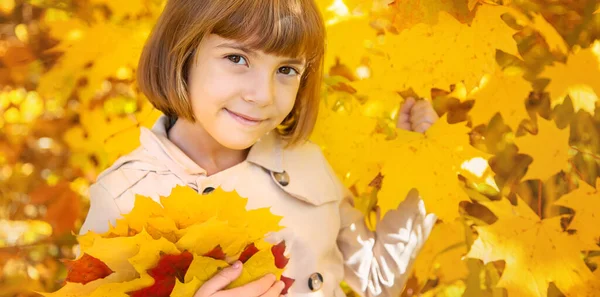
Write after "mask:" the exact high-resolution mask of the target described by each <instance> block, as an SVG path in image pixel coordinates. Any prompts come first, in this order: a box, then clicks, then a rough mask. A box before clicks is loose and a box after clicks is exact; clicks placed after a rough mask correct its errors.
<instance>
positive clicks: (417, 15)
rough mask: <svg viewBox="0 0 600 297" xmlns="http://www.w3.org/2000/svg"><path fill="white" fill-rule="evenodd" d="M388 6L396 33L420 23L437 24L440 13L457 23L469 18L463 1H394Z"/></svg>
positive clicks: (468, 12) (465, 3)
mask: <svg viewBox="0 0 600 297" xmlns="http://www.w3.org/2000/svg"><path fill="white" fill-rule="evenodd" d="M469 4H470V3H469ZM390 6H391V7H392V9H393V12H394V19H393V24H394V26H395V27H396V28H397V29H398V31H402V30H404V29H409V28H412V27H413V26H414V25H416V24H421V23H424V24H428V25H434V24H437V22H438V16H439V14H440V12H444V13H446V14H448V15H450V16H452V17H453V18H455V19H456V20H457V21H460V22H464V21H466V20H467V19H468V18H469V16H470V12H471V9H469V5H468V4H467V2H466V1H464V0H463V1H460V0H450V1H448V0H428V1H421V0H408V1H394V2H393V3H392V4H391V5H390Z"/></svg>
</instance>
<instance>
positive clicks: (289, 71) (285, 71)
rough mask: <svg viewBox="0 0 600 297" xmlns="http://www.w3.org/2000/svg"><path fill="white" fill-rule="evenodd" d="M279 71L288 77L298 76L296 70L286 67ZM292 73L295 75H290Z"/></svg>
mask: <svg viewBox="0 0 600 297" xmlns="http://www.w3.org/2000/svg"><path fill="white" fill-rule="evenodd" d="M279 71H280V72H281V73H283V74H285V75H290V74H291V75H297V74H298V71H296V69H294V68H292V67H287V66H285V67H281V68H279ZM292 71H293V72H295V74H294V73H291V72H292Z"/></svg>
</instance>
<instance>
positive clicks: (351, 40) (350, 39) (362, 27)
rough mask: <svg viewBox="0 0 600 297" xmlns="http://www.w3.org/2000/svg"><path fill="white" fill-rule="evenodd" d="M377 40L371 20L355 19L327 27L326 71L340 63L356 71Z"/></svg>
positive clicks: (364, 18)
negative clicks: (370, 23)
mask: <svg viewBox="0 0 600 297" xmlns="http://www.w3.org/2000/svg"><path fill="white" fill-rule="evenodd" d="M376 38H377V31H376V30H375V29H373V28H371V26H370V25H369V19H368V18H367V17H365V16H363V17H353V18H350V19H347V20H344V21H341V22H338V23H335V24H332V25H330V26H328V27H327V51H326V53H325V64H324V65H325V70H326V72H327V71H328V70H329V68H330V67H331V66H333V65H335V64H336V63H337V62H338V60H339V62H340V63H342V64H344V65H346V66H348V67H350V69H351V70H353V71H356V68H357V67H359V65H360V64H361V60H362V58H363V57H365V56H367V55H368V49H369V48H371V47H372V44H373V42H374V41H375V39H376Z"/></svg>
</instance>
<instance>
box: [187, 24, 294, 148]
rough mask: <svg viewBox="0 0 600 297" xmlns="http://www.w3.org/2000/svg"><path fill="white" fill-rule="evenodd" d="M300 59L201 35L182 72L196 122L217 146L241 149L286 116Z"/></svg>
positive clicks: (289, 109) (292, 97)
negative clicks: (255, 50) (192, 54)
mask: <svg viewBox="0 0 600 297" xmlns="http://www.w3.org/2000/svg"><path fill="white" fill-rule="evenodd" d="M304 70H305V65H304V60H303V59H297V58H289V57H280V56H275V55H270V54H265V53H263V52H261V51H257V52H254V51H251V50H249V49H246V48H243V46H241V44H240V43H238V42H236V41H235V40H230V39H225V38H222V37H220V36H218V35H215V34H211V35H209V36H206V37H205V38H204V40H203V41H202V42H201V43H200V45H199V46H198V48H197V49H196V53H195V62H194V63H193V64H192V65H191V67H190V69H189V73H188V89H189V96H190V100H191V105H192V110H193V113H194V115H195V117H196V120H197V123H198V124H199V125H201V126H202V128H204V130H206V132H207V133H208V134H209V135H210V136H212V137H213V138H214V139H215V140H216V141H217V142H218V143H220V144H221V145H223V146H224V147H227V148H229V149H237V150H242V149H246V148H248V147H250V146H252V145H253V144H254V143H256V141H257V140H258V139H259V138H260V137H262V136H263V135H265V134H266V133H267V132H269V131H271V130H273V129H274V128H275V127H277V125H279V124H280V123H281V122H282V121H283V119H285V117H286V116H287V115H288V114H289V113H290V111H291V110H292V107H293V106H294V102H295V100H296V94H297V93H298V88H299V86H300V78H301V75H302V73H303V72H304Z"/></svg>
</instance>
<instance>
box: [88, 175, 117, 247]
mask: <svg viewBox="0 0 600 297" xmlns="http://www.w3.org/2000/svg"><path fill="white" fill-rule="evenodd" d="M120 217H121V210H120V209H119V207H118V206H117V204H116V202H115V198H114V197H113V196H112V195H111V194H110V193H109V191H107V190H106V188H105V187H104V186H103V185H102V184H100V183H95V184H93V185H92V186H91V187H90V210H89V211H88V214H87V217H86V218H85V221H84V222H83V225H82V226H81V229H80V230H79V234H80V235H83V234H85V233H87V232H88V231H94V232H96V233H104V232H106V231H108V227H109V223H111V224H113V225H114V224H115V223H116V220H117V219H118V218H120Z"/></svg>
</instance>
